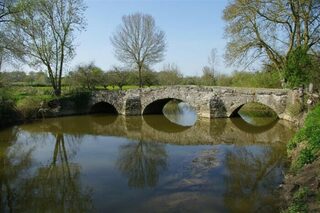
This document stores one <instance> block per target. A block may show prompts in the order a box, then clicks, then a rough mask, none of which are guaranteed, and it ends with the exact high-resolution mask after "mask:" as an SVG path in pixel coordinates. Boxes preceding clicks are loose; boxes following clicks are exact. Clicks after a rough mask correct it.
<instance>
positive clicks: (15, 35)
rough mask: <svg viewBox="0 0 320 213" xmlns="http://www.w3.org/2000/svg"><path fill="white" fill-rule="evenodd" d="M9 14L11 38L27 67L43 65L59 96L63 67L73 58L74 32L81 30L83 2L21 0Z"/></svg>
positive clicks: (79, 0) (83, 22) (70, 0)
mask: <svg viewBox="0 0 320 213" xmlns="http://www.w3.org/2000/svg"><path fill="white" fill-rule="evenodd" d="M21 3H22V4H24V7H23V8H24V10H23V11H22V12H20V13H17V14H14V15H13V21H12V25H11V37H12V39H13V40H14V41H15V43H16V44H18V45H19V46H20V47H21V49H22V50H23V52H24V54H25V55H24V56H25V59H27V60H28V61H30V62H31V63H30V64H29V65H32V66H44V67H45V68H46V69H47V71H48V74H49V79H50V82H51V85H52V87H53V89H54V92H55V94H56V95H58V96H59V95H61V78H62V72H63V71H64V67H65V64H66V63H67V62H68V61H69V60H71V59H72V58H73V57H74V33H75V32H76V31H81V30H83V29H84V26H85V20H84V14H83V13H84V10H85V9H86V7H85V6H84V3H83V0H50V1H47V0H24V1H21Z"/></svg>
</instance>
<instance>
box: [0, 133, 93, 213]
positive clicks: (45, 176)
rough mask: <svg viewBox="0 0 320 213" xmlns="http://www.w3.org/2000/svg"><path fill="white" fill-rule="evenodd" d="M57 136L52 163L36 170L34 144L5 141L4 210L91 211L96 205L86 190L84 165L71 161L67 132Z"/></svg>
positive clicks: (0, 185)
mask: <svg viewBox="0 0 320 213" xmlns="http://www.w3.org/2000/svg"><path fill="white" fill-rule="evenodd" d="M13 138H14V136H13ZM55 139H56V141H55V146H54V150H53V156H52V161H51V163H49V164H48V165H46V166H41V167H38V168H37V169H36V170H35V171H34V172H33V168H32V151H33V148H32V146H31V147H30V148H27V147H25V146H22V144H11V143H10V142H9V143H6V144H7V149H6V148H5V147H4V143H3V142H1V153H0V160H1V165H0V204H1V206H0V211H1V212H15V211H17V212H33V211H34V210H36V211H38V212H87V211H88V210H91V209H92V204H91V197H90V191H89V190H88V189H85V190H82V186H81V182H80V166H78V165H76V164H72V163H70V162H69V155H70V153H73V151H71V152H70V153H68V152H67V149H66V143H65V139H64V136H63V134H61V133H57V134H55ZM12 141H16V138H15V139H13V140H12ZM9 146H11V147H10V148H9ZM68 154H69V155H68Z"/></svg>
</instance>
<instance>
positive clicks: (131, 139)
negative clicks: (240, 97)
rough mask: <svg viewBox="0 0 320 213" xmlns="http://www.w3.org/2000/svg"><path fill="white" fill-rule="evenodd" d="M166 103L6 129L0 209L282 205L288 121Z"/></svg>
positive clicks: (274, 208) (0, 146) (262, 208)
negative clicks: (201, 112) (157, 110)
mask: <svg viewBox="0 0 320 213" xmlns="http://www.w3.org/2000/svg"><path fill="white" fill-rule="evenodd" d="M177 109H178V110H177ZM164 111H165V112H166V113H167V114H166V116H163V115H148V116H131V117H125V116H117V115H103V114H98V115H83V116H70V117H62V118H51V119H46V120H40V121H36V122H33V123H29V124H24V125H17V126H14V127H11V128H7V129H5V130H2V131H0V212H11V211H14V212H185V211H188V212H190V211H193V212H278V211H279V205H280V204H281V201H280V199H279V196H278V194H277V187H278V186H279V184H281V183H282V181H283V172H284V169H285V164H286V160H287V159H286V143H287V142H288V141H289V139H290V138H291V137H292V135H293V134H294V129H293V127H292V126H291V124H290V123H288V122H285V121H282V120H279V121H271V122H270V123H269V124H265V123H264V125H263V126H260V125H256V124H257V120H254V119H248V118H247V119H242V118H233V119H211V120H209V119H203V118H201V119H200V118H197V116H196V114H195V112H194V111H192V110H190V108H188V107H186V106H185V105H182V106H181V104H180V106H179V107H176V109H175V107H173V108H170V107H169V108H168V109H166V108H165V110H164ZM250 120H251V121H252V120H254V122H253V123H251V124H250ZM263 120H264V121H265V120H266V119H263Z"/></svg>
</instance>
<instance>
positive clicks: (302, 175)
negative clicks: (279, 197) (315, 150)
mask: <svg viewBox="0 0 320 213" xmlns="http://www.w3.org/2000/svg"><path fill="white" fill-rule="evenodd" d="M283 198H284V200H285V201H286V203H287V206H286V207H285V209H287V210H286V211H285V212H320V158H318V159H317V160H316V161H314V162H313V163H312V164H308V165H306V166H304V167H303V168H302V169H301V170H300V171H299V172H298V173H297V174H288V175H286V178H285V184H284V186H283Z"/></svg>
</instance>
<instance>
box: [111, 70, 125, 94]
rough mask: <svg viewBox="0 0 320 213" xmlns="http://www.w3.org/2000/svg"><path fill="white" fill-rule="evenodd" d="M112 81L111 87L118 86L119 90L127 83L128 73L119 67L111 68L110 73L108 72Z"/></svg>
mask: <svg viewBox="0 0 320 213" xmlns="http://www.w3.org/2000/svg"><path fill="white" fill-rule="evenodd" d="M109 73H110V75H109V76H110V77H111V80H112V85H115V86H118V87H119V89H120V90H122V87H123V86H124V85H126V84H127V83H128V77H129V75H128V71H126V70H125V69H123V68H120V67H116V66H114V67H113V70H112V71H109Z"/></svg>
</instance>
